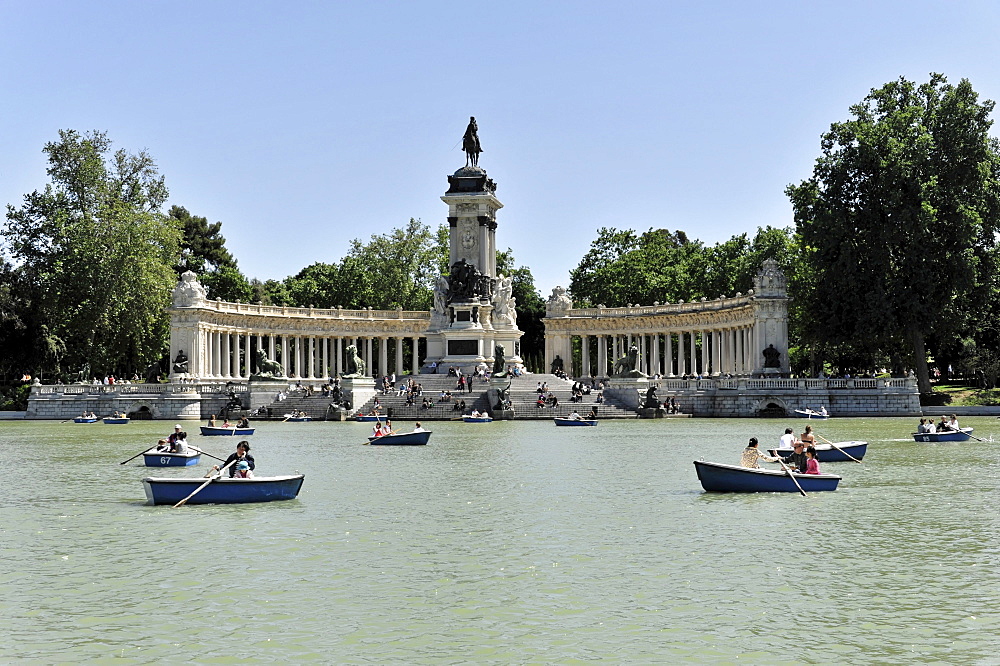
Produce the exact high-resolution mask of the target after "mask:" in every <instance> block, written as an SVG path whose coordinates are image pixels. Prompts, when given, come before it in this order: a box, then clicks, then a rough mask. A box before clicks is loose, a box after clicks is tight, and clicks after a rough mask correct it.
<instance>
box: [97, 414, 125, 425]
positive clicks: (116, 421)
mask: <svg viewBox="0 0 1000 666" xmlns="http://www.w3.org/2000/svg"><path fill="white" fill-rule="evenodd" d="M102 420H103V421H104V425H125V424H127V423H128V422H129V421H131V420H132V419H130V418H128V417H127V416H123V417H120V418H115V417H113V416H106V417H105V418H104V419H102Z"/></svg>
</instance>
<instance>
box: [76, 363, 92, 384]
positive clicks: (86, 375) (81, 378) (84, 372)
mask: <svg viewBox="0 0 1000 666" xmlns="http://www.w3.org/2000/svg"><path fill="white" fill-rule="evenodd" d="M76 381H77V383H78V384H87V383H88V382H90V363H84V364H83V367H82V368H80V372H78V373H76Z"/></svg>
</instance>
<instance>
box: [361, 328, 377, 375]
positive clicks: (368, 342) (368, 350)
mask: <svg viewBox="0 0 1000 666" xmlns="http://www.w3.org/2000/svg"><path fill="white" fill-rule="evenodd" d="M373 340H374V338H371V337H365V338H363V339H362V343H363V344H364V346H365V367H366V368H368V376H369V377H374V376H375V373H374V372H372V341H373Z"/></svg>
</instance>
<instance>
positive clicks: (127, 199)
mask: <svg viewBox="0 0 1000 666" xmlns="http://www.w3.org/2000/svg"><path fill="white" fill-rule="evenodd" d="M110 147H111V142H110V141H109V140H108V139H107V137H106V136H105V134H104V133H102V132H91V133H87V134H79V133H77V132H75V131H73V130H66V131H60V132H59V141H57V142H52V143H48V144H46V145H45V148H44V152H45V153H46V154H47V155H48V159H49V168H48V174H49V176H50V178H51V182H50V184H48V185H47V186H46V187H45V189H44V190H43V191H41V192H39V191H35V192H33V193H31V194H28V195H26V196H25V198H24V204H23V205H22V206H21V207H20V208H14V207H13V206H8V207H7V224H6V226H5V227H4V228H3V230H2V235H3V237H4V239H5V241H6V245H7V248H8V250H9V252H10V255H11V256H12V258H13V259H14V260H15V261H16V262H18V265H19V266H18V271H19V276H18V281H19V284H20V285H21V286H22V287H23V288H24V289H25V293H24V295H23V298H25V299H26V300H27V301H29V302H30V304H31V310H32V317H31V320H30V328H31V330H30V335H31V337H33V338H34V339H36V340H38V341H39V343H40V344H39V345H38V347H37V348H36V350H35V353H34V357H33V358H32V359H30V362H31V363H32V364H33V365H34V366H35V368H34V369H35V370H36V372H37V371H38V370H47V371H49V372H55V373H58V372H60V371H61V370H62V369H63V368H65V367H67V365H68V367H70V368H77V367H79V366H80V365H82V364H83V363H84V362H89V363H90V364H91V366H92V369H93V371H94V372H95V373H109V372H117V373H124V372H127V371H134V370H135V369H136V368H141V367H143V366H144V365H145V364H146V363H147V362H148V361H149V360H151V359H153V358H156V357H158V356H159V355H160V354H161V353H162V350H163V346H164V344H165V341H166V337H167V331H168V321H167V317H166V315H165V313H164V309H165V307H166V306H167V305H168V303H169V299H170V291H171V289H172V288H173V285H174V273H173V271H172V270H171V266H172V265H173V263H174V261H175V259H176V257H177V251H178V250H177V247H178V241H179V233H178V231H177V229H176V228H175V226H174V225H173V224H171V223H169V222H168V221H167V220H166V219H165V217H164V216H163V214H162V213H160V212H159V210H160V207H161V206H162V205H163V202H164V200H165V199H166V196H167V188H166V186H165V185H164V182H163V178H162V177H161V176H159V174H158V173H157V172H156V167H155V164H154V162H153V159H152V158H151V157H150V156H149V155H147V154H146V153H145V152H140V153H138V154H135V155H131V154H128V153H126V152H125V151H124V150H118V151H116V152H114V153H110Z"/></svg>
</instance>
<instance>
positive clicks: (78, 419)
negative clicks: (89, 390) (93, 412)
mask: <svg viewBox="0 0 1000 666" xmlns="http://www.w3.org/2000/svg"><path fill="white" fill-rule="evenodd" d="M73 423H97V417H96V416H95V417H94V418H90V417H89V416H78V417H76V418H75V419H73Z"/></svg>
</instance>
